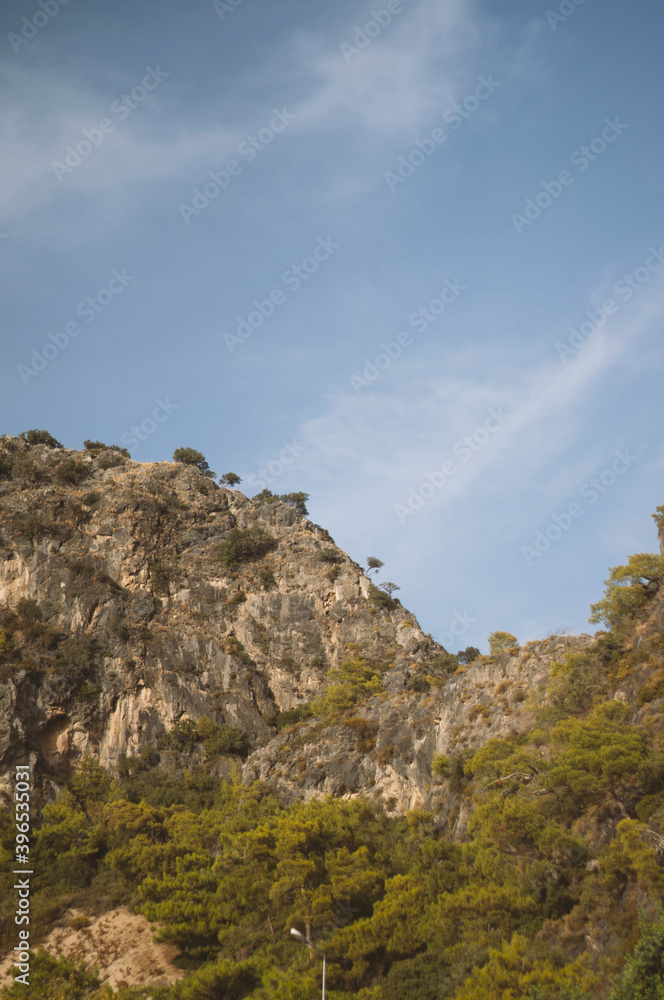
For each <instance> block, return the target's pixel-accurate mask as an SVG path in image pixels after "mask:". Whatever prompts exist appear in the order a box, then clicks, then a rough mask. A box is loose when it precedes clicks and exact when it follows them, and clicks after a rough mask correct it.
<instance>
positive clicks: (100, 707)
mask: <svg viewBox="0 0 664 1000" xmlns="http://www.w3.org/2000/svg"><path fill="white" fill-rule="evenodd" d="M238 529H239V530H241V531H245V532H247V531H251V532H253V535H252V537H255V538H258V539H262V541H263V542H265V544H264V545H263V547H262V548H261V549H260V552H259V554H258V555H257V556H256V557H255V558H249V559H247V560H245V561H241V560H240V561H238V563H237V565H235V566H232V568H229V565H228V563H225V562H224V561H223V559H222V557H221V555H220V550H219V546H220V544H221V543H224V542H225V541H226V542H227V541H228V539H229V538H231V537H233V533H234V532H235V533H237V530H238ZM375 598H376V594H375V588H373V587H372V584H371V582H370V580H369V579H368V577H367V576H366V575H365V573H364V571H363V570H362V568H361V567H360V566H359V565H358V564H357V563H356V562H354V561H353V560H352V559H351V558H350V557H349V556H348V555H347V554H346V553H345V552H343V551H342V550H340V549H338V548H337V547H336V546H335V545H334V542H333V540H332V539H331V537H330V536H329V534H328V532H327V531H326V530H325V529H324V528H321V527H319V526H318V525H316V524H313V523H312V522H311V521H310V520H309V519H308V518H307V517H305V516H303V515H302V514H301V513H299V512H298V511H297V509H296V508H295V507H294V506H292V505H290V504H288V503H283V502H280V501H276V500H275V499H273V498H267V499H263V500H262V501H261V500H260V499H256V498H255V499H253V500H252V499H249V498H247V497H246V496H244V495H243V494H242V493H240V492H238V491H233V490H227V489H221V488H219V487H217V486H216V485H215V484H214V482H213V481H211V479H210V478H209V477H207V476H206V475H205V474H204V473H203V472H201V471H200V470H199V469H198V468H197V467H195V466H191V465H184V464H181V463H169V462H161V463H153V464H140V463H137V462H132V461H130V460H127V459H125V458H124V457H122V456H121V455H120V454H119V453H118V451H116V450H106V451H104V450H99V449H97V450H94V451H85V452H68V451H66V450H64V449H60V448H54V447H49V446H47V445H44V444H38V445H32V446H29V445H28V443H27V442H26V441H24V440H21V439H17V438H6V437H5V438H2V439H0V790H1V789H2V788H3V787H4V788H5V789H8V787H9V785H8V775H9V773H10V771H11V769H12V767H13V764H14V763H15V762H17V761H25V760H26V759H28V758H29V759H31V760H32V762H33V763H34V765H35V774H36V776H37V777H38V778H40V779H42V781H43V785H44V787H45V790H46V791H47V792H48V788H49V779H53V781H54V786H53V790H55V785H57V784H60V783H61V781H62V779H63V778H64V777H66V776H67V775H68V774H70V773H71V770H72V768H73V766H74V765H75V763H76V761H77V759H78V758H79V757H80V756H81V755H82V754H84V753H86V752H90V753H92V754H93V755H94V756H95V757H97V758H98V760H99V761H100V762H101V763H102V764H103V765H104V766H106V767H114V766H116V765H117V764H118V762H119V761H120V760H121V758H123V757H128V758H132V757H136V756H137V755H139V754H141V753H142V752H143V753H145V751H146V748H151V751H152V753H153V754H154V753H157V752H158V753H160V754H161V762H162V766H170V767H176V766H178V762H179V760H178V756H177V753H175V752H174V751H173V749H172V748H169V746H168V741H167V739H166V737H167V735H168V734H169V732H171V730H172V729H173V727H174V726H175V725H176V724H177V723H178V722H181V721H182V720H186V719H190V720H193V721H196V720H198V719H199V718H200V717H202V716H207V717H208V718H209V719H210V720H211V721H212V722H213V723H214V724H216V725H222V724H227V725H230V726H234V727H239V728H240V729H241V730H242V732H243V733H244V734H245V737H246V739H247V743H248V750H249V755H248V758H247V760H246V761H245V763H244V766H243V770H242V774H243V778H244V780H245V781H252V780H254V779H256V778H260V779H262V780H264V781H265V782H267V783H268V784H269V785H270V786H271V787H273V788H274V789H275V790H277V791H278V792H279V794H280V795H281V796H282V797H283V798H284V799H285V800H288V801H292V800H293V799H295V798H297V797H302V798H305V799H309V798H312V797H315V796H322V795H326V794H331V795H334V796H346V797H356V796H358V795H369V796H374V797H375V798H376V799H377V800H380V801H381V802H382V803H383V804H384V805H385V806H386V807H387V808H388V810H392V811H404V810H406V809H412V808H417V807H426V808H428V809H431V810H433V811H434V813H435V814H436V816H437V817H438V819H439V822H440V823H441V825H442V826H444V827H446V828H447V829H448V830H449V831H450V832H451V833H453V834H455V835H461V834H462V833H463V830H464V829H465V823H466V820H467V816H468V810H469V808H470V806H469V803H467V802H465V800H464V798H463V796H462V795H452V794H450V787H449V782H445V781H442V782H441V781H438V780H437V779H436V778H435V777H434V775H433V773H432V763H433V759H434V756H435V755H436V754H444V755H448V756H449V755H460V754H463V752H464V751H467V750H469V749H471V748H473V747H477V746H479V745H480V744H482V743H483V742H485V741H486V740H487V739H489V738H492V737H506V736H508V735H509V734H510V733H514V732H520V731H523V730H525V729H526V728H529V727H530V726H532V724H533V721H534V705H535V702H536V701H537V700H538V698H539V699H540V701H541V697H540V696H541V695H542V693H543V690H544V689H545V687H546V684H547V681H548V678H549V674H550V671H551V664H552V663H553V662H554V661H555V660H560V659H561V658H562V657H563V656H564V654H565V652H566V651H568V650H572V651H580V650H582V649H584V648H586V647H587V646H588V645H589V644H590V643H591V642H592V639H591V637H590V636H587V635H582V636H578V637H560V636H559V637H551V638H549V639H546V640H542V641H540V642H532V643H529V644H528V645H527V646H526V647H525V648H523V649H521V650H512V651H509V652H505V653H503V654H501V656H500V657H497V658H487V657H480V658H479V659H478V660H477V661H475V663H474V664H472V665H471V666H469V667H467V668H463V667H462V668H459V669H458V670H457V671H456V673H453V674H452V676H449V677H448V678H447V679H446V681H445V683H444V684H442V685H441V684H439V683H438V682H439V681H440V675H439V676H438V677H437V678H434V677H432V676H431V672H434V673H435V670H434V669H433V667H432V664H435V662H436V658H438V660H440V657H441V655H442V654H444V650H442V647H440V646H439V645H438V644H437V643H435V642H434V641H433V640H432V638H431V637H430V636H428V635H425V634H424V632H423V631H422V629H421V628H420V627H419V625H418V623H417V621H416V619H415V618H414V617H413V615H412V614H410V613H409V612H408V611H407V610H406V609H405V608H403V607H402V606H401V604H400V603H399V602H398V601H394V600H389V601H385V600H383V603H381V602H379V601H376V599H375ZM3 608H4V610H3ZM353 657H364V658H366V659H367V660H368V661H369V662H374V663H378V662H381V663H382V664H386V665H387V668H386V669H385V670H384V671H382V673H381V682H382V688H381V691H380V693H378V694H376V695H375V696H374V697H373V698H372V699H371V700H370V701H366V702H364V703H363V704H361V705H360V706H359V707H358V709H357V710H356V712H355V714H354V715H353V714H352V713H348V712H347V713H345V714H344V715H342V716H339V715H336V716H332V717H326V718H312V719H310V720H308V721H306V722H303V723H300V725H299V726H297V727H295V728H293V727H291V728H288V729H286V730H284V731H283V732H281V733H279V734H277V732H276V727H275V720H276V717H277V716H278V714H279V713H282V712H284V711H288V710H291V709H293V708H294V707H296V706H298V705H302V704H303V703H308V702H311V701H313V700H314V699H319V698H320V697H321V695H322V694H323V693H324V691H325V690H326V687H327V685H328V683H329V671H330V669H331V668H332V667H336V666H338V665H339V664H340V663H341V662H342V661H344V660H346V659H348V658H353ZM454 666H456V664H455V665H454ZM454 666H453V667H452V670H453V669H454ZM427 677H428V679H427ZM414 680H417V681H419V682H420V683H419V684H413V681H414ZM624 696H625V697H626V698H627V697H629V698H630V699H631V698H633V696H634V695H633V692H631V693H627V694H625V695H624ZM180 763H181V761H180ZM215 766H216V768H217V772H218V773H227V769H226V771H224V766H223V763H221V764H219V763H218V764H216V765H215ZM3 783H4V784H3Z"/></svg>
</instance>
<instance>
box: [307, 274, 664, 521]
mask: <svg viewBox="0 0 664 1000" xmlns="http://www.w3.org/2000/svg"><path fill="white" fill-rule="evenodd" d="M663 319H664V279H659V280H657V283H656V284H655V283H653V285H651V286H650V288H649V290H648V291H647V292H646V291H643V292H642V293H641V298H640V299H639V300H635V301H634V303H633V306H632V308H630V309H628V308H627V307H625V309H624V311H623V312H622V314H618V315H616V316H614V317H612V318H611V319H610V320H609V321H608V322H607V324H606V326H605V327H604V328H603V329H601V330H598V331H597V332H596V333H595V334H594V335H593V336H592V337H591V338H590V339H589V340H588V341H587V343H586V345H585V347H583V348H582V349H581V350H580V351H579V352H578V354H577V355H576V357H575V358H574V359H573V360H571V361H569V362H568V363H567V364H562V363H559V362H558V361H552V362H551V363H547V364H545V365H540V366H537V367H532V368H530V369H527V368H520V369H518V370H517V369H514V370H512V371H511V372H510V373H506V372H505V370H504V369H503V368H502V367H501V368H500V370H499V371H494V372H492V370H491V361H492V359H491V357H490V356H485V357H484V359H483V362H482V371H481V372H480V373H478V375H477V376H476V377H475V378H473V379H459V378H454V379H450V378H449V376H448V375H447V374H446V373H447V372H449V371H458V365H457V364H456V362H455V359H454V358H450V357H449V356H446V357H445V358H444V359H441V360H440V362H439V363H438V364H436V365H435V366H432V365H431V364H429V365H428V366H427V368H426V369H425V367H424V365H422V364H419V363H418V362H413V361H401V362H399V361H397V362H395V365H394V368H393V369H392V371H391V374H392V376H393V377H392V380H391V381H388V380H387V379H386V380H385V382H384V383H383V384H382V387H381V389H380V390H377V389H373V390H372V389H368V390H365V391H364V394H361V395H352V394H351V393H346V392H343V393H339V394H338V395H337V396H335V397H333V398H332V399H331V400H330V402H329V409H328V411H327V413H325V414H324V415H321V416H320V417H318V418H316V419H314V420H310V421H308V422H307V423H306V424H305V425H304V426H303V427H301V428H300V429H299V432H298V436H299V438H300V439H301V440H303V441H305V442H306V443H307V451H308V454H309V456H310V459H309V461H308V463H307V464H308V467H309V473H310V475H311V478H312V479H313V480H314V481H315V480H320V482H321V483H324V484H325V490H326V492H327V493H330V491H332V493H333V494H334V491H335V484H336V488H337V489H338V490H342V491H343V493H344V495H345V496H346V497H348V496H352V497H353V498H354V502H355V501H357V506H358V509H364V510H373V511H374V512H375V511H376V500H375V498H376V496H380V497H381V498H382V500H381V503H380V505H379V506H380V511H381V513H380V515H379V516H380V518H381V519H386V525H387V524H389V523H393V517H394V515H393V512H392V507H393V504H394V503H396V502H399V503H403V502H404V498H405V497H406V496H407V494H408V490H409V489H410V488H411V487H412V488H414V489H416V488H417V487H418V486H419V484H420V483H421V482H422V481H423V479H424V475H425V473H426V472H427V471H429V472H430V471H433V470H434V469H437V468H439V467H440V465H441V463H442V462H443V461H444V460H445V459H451V460H455V456H454V454H453V452H452V448H453V445H454V443H455V442H456V441H458V440H460V439H461V438H462V437H463V435H467V434H472V432H473V430H474V429H475V428H477V427H478V426H480V425H481V424H482V422H483V420H484V416H485V414H486V413H487V412H488V410H489V409H490V408H491V407H494V408H495V407H500V406H502V407H503V408H504V410H505V411H506V412H507V413H509V415H510V419H509V420H508V421H507V423H505V425H504V426H503V427H502V428H501V429H500V430H499V431H498V432H496V433H495V434H493V435H492V436H491V438H490V440H489V441H488V442H487V443H486V444H485V445H483V446H482V447H481V448H479V449H478V450H477V452H476V453H475V454H474V455H473V457H472V459H471V460H469V461H468V462H467V464H464V463H459V462H458V459H457V460H455V461H457V464H458V465H459V474H458V475H457V476H455V477H453V478H451V479H449V481H448V482H447V483H446V485H445V488H444V489H440V490H438V491H437V493H436V495H435V496H434V497H433V498H432V499H431V501H430V502H429V503H428V504H427V510H428V514H427V513H423V514H422V515H421V516H422V518H423V520H428V519H429V517H430V516H431V515H433V514H435V515H437V514H438V513H440V511H442V510H443V509H444V508H445V507H447V506H449V505H451V504H453V503H454V502H456V501H459V500H461V501H463V500H464V498H465V497H466V496H468V495H472V494H474V493H477V491H478V490H481V491H483V492H486V491H488V490H490V491H491V492H492V494H493V495H496V496H500V495H503V494H505V495H507V494H509V493H512V494H513V493H514V491H515V490H516V491H517V492H519V491H521V492H524V491H529V490H533V488H535V489H536V490H537V491H538V492H539V494H540V500H539V505H541V507H542V509H548V508H549V507H550V506H551V505H552V504H553V505H555V503H557V502H559V501H560V500H561V499H562V498H564V497H565V496H566V495H567V494H568V493H569V491H570V490H571V489H574V488H575V487H577V486H578V485H579V483H580V482H582V481H583V478H584V477H585V476H588V475H590V474H592V472H593V471H594V469H595V468H596V463H597V461H599V460H601V459H602V457H605V456H603V455H602V454H600V452H599V450H598V448H597V446H596V445H595V444H594V442H593V440H592V438H590V439H586V438H585V437H584V447H583V452H582V453H581V454H579V453H578V452H576V451H574V446H575V444H576V442H577V438H578V436H579V430H580V428H581V426H582V424H583V420H584V417H585V415H586V414H585V410H586V408H587V407H588V405H589V404H591V402H592V400H593V399H594V398H595V394H596V392H597V390H598V389H599V388H601V384H602V378H603V376H605V375H606V374H607V373H609V371H610V370H612V369H615V368H616V366H617V365H618V364H620V366H621V372H622V374H623V376H624V374H625V373H626V372H627V371H628V370H629V368H630V366H632V365H635V366H636V367H637V368H639V367H640V360H639V351H638V350H636V348H637V346H640V345H641V344H642V343H645V345H646V346H647V345H648V342H649V336H650V335H652V333H653V331H654V330H655V329H656V328H657V327H658V325H661V323H662V320H663ZM552 346H553V345H552ZM501 353H502V352H501ZM413 375H416V378H413V377H412V376H413ZM561 457H562V462H563V464H562V465H559V464H554V463H555V460H557V459H560V458H561ZM548 467H550V472H549V473H548V476H547V478H546V483H545V485H544V487H541V486H539V485H536V484H538V483H539V479H538V477H539V475H540V473H541V471H542V470H543V469H547V468H548ZM335 502H338V498H334V497H332V498H331V500H330V503H331V505H334V503H335Z"/></svg>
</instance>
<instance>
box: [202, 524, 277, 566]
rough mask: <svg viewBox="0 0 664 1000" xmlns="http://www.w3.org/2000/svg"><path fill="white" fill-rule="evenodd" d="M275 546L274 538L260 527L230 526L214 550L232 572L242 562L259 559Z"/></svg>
mask: <svg viewBox="0 0 664 1000" xmlns="http://www.w3.org/2000/svg"><path fill="white" fill-rule="evenodd" d="M276 547H277V541H276V539H274V538H272V536H271V535H268V534H267V532H266V531H263V529H262V528H257V527H252V528H231V530H230V531H229V533H228V535H227V536H226V538H225V539H224V541H223V542H221V544H220V545H218V546H217V548H216V552H217V555H218V556H219V558H220V560H221V562H222V563H223V564H224V566H226V567H227V568H228V569H229V570H231V572H233V571H235V570H236V569H237V568H238V567H239V566H241V565H242V563H245V562H251V561H253V560H255V559H261V558H262V557H263V556H265V555H267V553H268V552H272V551H273V550H274V549H276Z"/></svg>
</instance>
